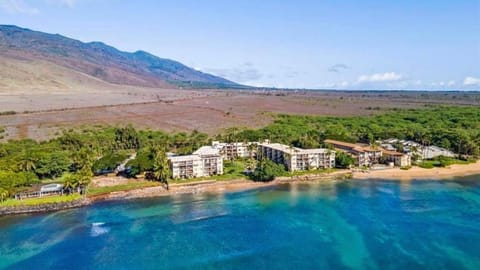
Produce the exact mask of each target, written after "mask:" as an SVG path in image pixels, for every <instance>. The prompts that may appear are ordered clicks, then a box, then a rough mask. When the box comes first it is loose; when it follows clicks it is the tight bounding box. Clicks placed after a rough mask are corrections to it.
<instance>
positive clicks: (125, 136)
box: [115, 125, 140, 149]
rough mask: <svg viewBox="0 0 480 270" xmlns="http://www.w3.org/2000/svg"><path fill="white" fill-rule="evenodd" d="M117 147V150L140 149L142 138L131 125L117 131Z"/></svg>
mask: <svg viewBox="0 0 480 270" xmlns="http://www.w3.org/2000/svg"><path fill="white" fill-rule="evenodd" d="M115 145H116V148H117V149H138V148H140V138H139V135H138V132H137V131H136V130H135V128H133V127H132V126H131V125H128V126H126V127H123V128H117V129H116V130H115Z"/></svg>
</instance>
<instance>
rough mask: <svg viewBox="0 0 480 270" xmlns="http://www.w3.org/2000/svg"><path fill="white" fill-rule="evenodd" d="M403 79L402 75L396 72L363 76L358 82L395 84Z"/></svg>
mask: <svg viewBox="0 0 480 270" xmlns="http://www.w3.org/2000/svg"><path fill="white" fill-rule="evenodd" d="M401 79H403V76H402V75H401V74H398V73H395V72H385V73H376V74H372V75H361V76H360V77H358V82H393V81H399V80H401Z"/></svg>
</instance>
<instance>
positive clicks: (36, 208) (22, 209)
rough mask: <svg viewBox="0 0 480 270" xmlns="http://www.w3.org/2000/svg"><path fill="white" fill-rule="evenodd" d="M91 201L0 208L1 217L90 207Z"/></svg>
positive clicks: (82, 200) (81, 200)
mask: <svg viewBox="0 0 480 270" xmlns="http://www.w3.org/2000/svg"><path fill="white" fill-rule="evenodd" d="M90 203H91V201H90V200H89V199H80V200H76V201H71V202H61V203H47V204H40V205H25V206H15V207H0V216H4V215H16V214H30V213H41V212H53V211H59V210H64V209H70V208H77V207H82V206H85V205H89V204H90Z"/></svg>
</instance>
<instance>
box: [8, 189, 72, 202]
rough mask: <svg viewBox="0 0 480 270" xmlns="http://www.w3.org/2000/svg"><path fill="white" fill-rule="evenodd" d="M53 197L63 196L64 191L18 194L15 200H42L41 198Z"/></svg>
mask: <svg viewBox="0 0 480 270" xmlns="http://www.w3.org/2000/svg"><path fill="white" fill-rule="evenodd" d="M53 195H63V189H62V190H56V191H43V192H42V191H36V192H28V193H27V192H25V193H18V194H15V199H16V200H23V199H29V198H40V197H45V196H53Z"/></svg>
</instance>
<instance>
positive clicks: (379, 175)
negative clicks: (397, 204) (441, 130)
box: [353, 161, 480, 181]
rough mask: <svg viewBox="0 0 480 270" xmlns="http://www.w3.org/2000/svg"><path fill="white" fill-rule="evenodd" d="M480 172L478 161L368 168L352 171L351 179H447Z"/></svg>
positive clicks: (479, 162)
mask: <svg viewBox="0 0 480 270" xmlns="http://www.w3.org/2000/svg"><path fill="white" fill-rule="evenodd" d="M477 174H480V161H477V162H476V163H470V164H453V165H450V166H448V167H444V168H432V169H424V168H420V167H417V166H415V167H412V168H410V169H408V170H402V169H400V168H392V169H385V170H376V171H374V170H369V171H367V172H354V173H353V179H358V180H365V179H383V180H392V181H395V180H397V181H404V180H438V181H441V180H448V179H451V178H455V177H462V176H470V175H477Z"/></svg>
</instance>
